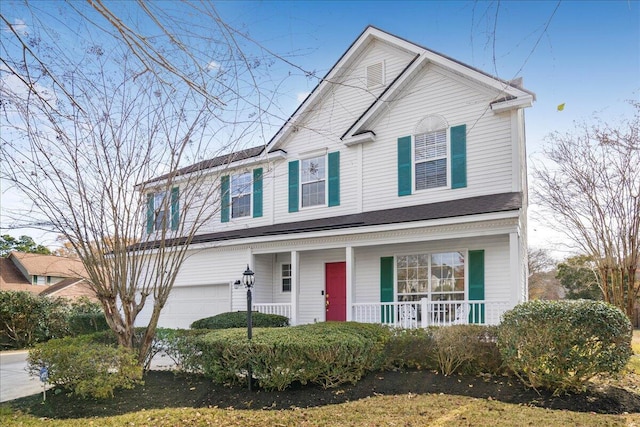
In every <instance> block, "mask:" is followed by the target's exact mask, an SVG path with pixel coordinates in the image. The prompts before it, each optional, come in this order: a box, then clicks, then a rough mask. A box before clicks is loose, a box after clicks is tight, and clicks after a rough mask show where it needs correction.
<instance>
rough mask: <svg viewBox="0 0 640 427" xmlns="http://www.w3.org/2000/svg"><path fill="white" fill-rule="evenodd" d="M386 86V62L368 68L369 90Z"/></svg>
mask: <svg viewBox="0 0 640 427" xmlns="http://www.w3.org/2000/svg"><path fill="white" fill-rule="evenodd" d="M383 84H384V62H382V61H381V62H377V63H375V64H371V65H369V66H367V88H372V87H376V86H381V85H383Z"/></svg>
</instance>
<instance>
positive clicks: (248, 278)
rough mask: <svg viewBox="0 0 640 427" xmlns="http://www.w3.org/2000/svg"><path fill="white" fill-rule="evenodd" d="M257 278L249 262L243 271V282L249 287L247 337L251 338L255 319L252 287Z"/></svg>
mask: <svg viewBox="0 0 640 427" xmlns="http://www.w3.org/2000/svg"><path fill="white" fill-rule="evenodd" d="M255 280H256V278H255V277H254V273H253V271H251V269H250V268H249V264H247V269H246V270H245V271H244V273H242V284H243V285H244V287H245V288H247V338H248V339H251V335H252V333H251V329H252V326H253V321H252V320H253V319H252V315H251V305H252V304H251V289H252V288H253V284H254V283H255Z"/></svg>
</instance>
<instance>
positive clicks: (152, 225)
mask: <svg viewBox="0 0 640 427" xmlns="http://www.w3.org/2000/svg"><path fill="white" fill-rule="evenodd" d="M179 222H180V189H179V188H178V187H174V188H172V189H171V190H170V191H158V192H155V193H148V194H147V233H148V234H151V233H153V232H154V231H161V230H166V229H168V228H171V230H177V229H178V226H179Z"/></svg>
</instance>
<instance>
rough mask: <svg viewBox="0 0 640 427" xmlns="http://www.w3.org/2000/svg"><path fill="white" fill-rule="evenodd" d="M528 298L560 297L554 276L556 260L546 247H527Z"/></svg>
mask: <svg viewBox="0 0 640 427" xmlns="http://www.w3.org/2000/svg"><path fill="white" fill-rule="evenodd" d="M527 252H528V254H527V255H528V257H527V259H528V270H529V298H530V299H545V300H557V299H560V298H561V297H562V292H561V287H560V283H559V282H558V280H557V279H556V277H555V275H556V274H555V266H556V260H555V259H554V258H553V257H552V256H551V255H550V254H549V251H548V250H547V249H541V248H537V249H534V248H529V249H528V251H527Z"/></svg>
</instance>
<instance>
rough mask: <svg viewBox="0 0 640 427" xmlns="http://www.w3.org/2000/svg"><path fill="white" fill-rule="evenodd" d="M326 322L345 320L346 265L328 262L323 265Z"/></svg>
mask: <svg viewBox="0 0 640 427" xmlns="http://www.w3.org/2000/svg"><path fill="white" fill-rule="evenodd" d="M324 294H325V295H324V298H325V306H326V308H327V316H326V321H327V322H328V321H331V320H334V321H340V322H344V321H345V320H347V264H346V263H344V262H328V263H326V264H325V292H324Z"/></svg>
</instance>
